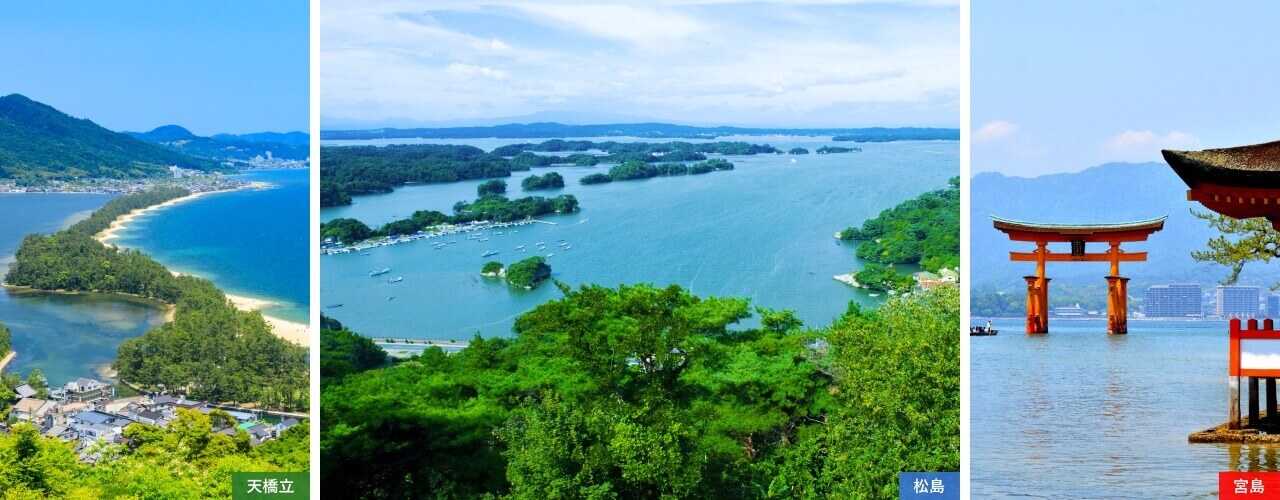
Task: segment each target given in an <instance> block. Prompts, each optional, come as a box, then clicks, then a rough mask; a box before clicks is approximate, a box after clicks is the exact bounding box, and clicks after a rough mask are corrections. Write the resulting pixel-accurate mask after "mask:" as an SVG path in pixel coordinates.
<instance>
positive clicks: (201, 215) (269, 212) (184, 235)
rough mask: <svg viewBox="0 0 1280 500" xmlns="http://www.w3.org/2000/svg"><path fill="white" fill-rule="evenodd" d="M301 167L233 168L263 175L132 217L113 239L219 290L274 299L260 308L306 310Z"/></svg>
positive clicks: (288, 316) (288, 313) (306, 198)
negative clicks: (245, 185)
mask: <svg viewBox="0 0 1280 500" xmlns="http://www.w3.org/2000/svg"><path fill="white" fill-rule="evenodd" d="M309 175H310V174H309V172H308V171H307V170H306V169H291V170H257V171H250V172H248V173H245V174H241V175H238V176H235V177H236V178H238V179H242V180H246V181H252V182H265V183H267V184H269V185H270V186H269V187H268V188H266V189H242V190H236V191H229V192H225V193H215V194H210V195H207V196H202V197H199V198H195V199H193V200H190V201H185V202H182V203H178V204H175V205H171V206H169V207H165V208H162V209H159V210H154V211H151V212H147V213H146V214H144V215H142V216H139V217H138V218H135V219H133V221H132V222H131V223H130V224H129V225H128V227H127V228H126V229H125V230H124V231H122V232H119V235H120V238H118V239H116V240H114V241H112V243H115V244H117V245H120V246H125V247H130V248H137V249H139V250H142V251H143V252H145V253H147V254H149V255H150V256H151V257H152V258H154V259H155V260H157V261H159V262H160V263H162V264H164V265H165V266H166V267H168V268H169V269H171V270H174V271H178V272H182V273H188V274H193V275H196V276H199V277H202V278H208V279H210V280H212V281H213V282H214V283H215V284H216V285H217V286H218V288H221V289H222V290H223V291H225V292H227V293H229V294H233V295H241V296H246V297H253V298H259V299H264V300H269V301H271V302H274V303H275V304H276V305H275V306H272V307H269V308H266V309H263V311H262V312H263V314H266V315H270V316H275V317H278V318H281V319H285V320H289V321H296V322H301V323H306V322H307V321H308V318H309V315H308V314H309V313H308V304H309V300H308V297H309V293H310V292H309V291H310V288H309V283H310V260H309V259H310V256H311V254H312V253H313V252H311V251H310V247H311V246H310V245H308V244H307V240H308V239H309V238H310V228H309V226H310V220H311V215H310V209H309V203H310V191H309V189H310V184H309V180H310V178H309Z"/></svg>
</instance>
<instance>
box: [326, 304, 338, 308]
mask: <svg viewBox="0 0 1280 500" xmlns="http://www.w3.org/2000/svg"><path fill="white" fill-rule="evenodd" d="M324 307H325V308H327V309H333V308H335V307H342V304H329V305H327V306H324Z"/></svg>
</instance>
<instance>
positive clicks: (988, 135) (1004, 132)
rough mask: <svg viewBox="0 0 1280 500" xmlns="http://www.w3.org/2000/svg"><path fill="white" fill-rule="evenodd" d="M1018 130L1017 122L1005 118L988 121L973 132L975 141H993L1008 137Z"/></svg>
mask: <svg viewBox="0 0 1280 500" xmlns="http://www.w3.org/2000/svg"><path fill="white" fill-rule="evenodd" d="M1017 131H1018V126H1017V125H1016V124H1013V123H1010V122H1007V121H1004V120H996V121H992V122H987V123H984V124H982V126H981V127H978V130H977V131H976V132H974V133H973V142H991V141H995V140H998V139H1002V138H1004V137H1007V136H1008V135H1009V134H1012V133H1014V132H1017Z"/></svg>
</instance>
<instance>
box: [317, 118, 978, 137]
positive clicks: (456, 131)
mask: <svg viewBox="0 0 1280 500" xmlns="http://www.w3.org/2000/svg"><path fill="white" fill-rule="evenodd" d="M731 135H803V136H825V135H830V136H834V137H838V139H837V140H845V141H854V142H888V141H928V140H946V141H957V140H960V130H959V129H954V128H918V127H905V128H883V127H871V128H749V127H695V126H690V125H673V124H670V123H616V124H607V125H565V124H562V123H554V122H552V123H510V124H507V125H495V126H491V127H449V128H405V129H397V128H380V129H371V130H324V131H321V132H320V138H321V139H326V140H333V139H404V138H418V137H420V138H424V139H478V138H487V137H496V138H500V139H528V138H545V139H553V138H565V137H645V138H664V139H715V138H717V137H723V136H731Z"/></svg>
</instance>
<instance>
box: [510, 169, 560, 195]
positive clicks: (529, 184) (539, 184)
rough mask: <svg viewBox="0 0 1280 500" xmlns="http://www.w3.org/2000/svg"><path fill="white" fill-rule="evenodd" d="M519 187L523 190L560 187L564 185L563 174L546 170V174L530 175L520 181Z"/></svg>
mask: <svg viewBox="0 0 1280 500" xmlns="http://www.w3.org/2000/svg"><path fill="white" fill-rule="evenodd" d="M520 187H521V188H522V189H524V190H525V191H534V190H538V189H557V188H562V187H564V176H561V175H560V174H557V173H555V172H548V173H547V174H546V175H531V176H529V177H526V178H525V179H524V180H523V181H520Z"/></svg>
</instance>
